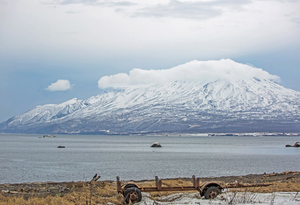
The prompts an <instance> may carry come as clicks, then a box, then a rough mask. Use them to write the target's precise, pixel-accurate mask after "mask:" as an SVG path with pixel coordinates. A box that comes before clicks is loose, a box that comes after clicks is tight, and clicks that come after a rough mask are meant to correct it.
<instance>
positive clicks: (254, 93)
mask: <svg viewBox="0 0 300 205" xmlns="http://www.w3.org/2000/svg"><path fill="white" fill-rule="evenodd" d="M221 61H222V60H221ZM213 63H214V64H216V62H213ZM217 63H219V62H217ZM225 64H226V66H227V67H228V69H227V70H226V69H225V73H224V71H223V70H222V72H223V73H221V74H222V75H220V74H216V73H212V75H210V73H209V72H208V71H209V69H206V70H205V69H204V70H205V72H204V73H205V75H206V77H205V78H201V77H198V78H196V77H194V76H193V75H190V76H188V77H186V76H185V77H184V78H178V77H177V78H176V77H174V76H175V75H174V72H173V73H170V72H169V73H167V75H168V76H169V75H171V74H173V77H172V78H170V79H169V80H165V81H163V80H161V79H160V80H159V82H156V80H155V79H156V78H153V80H152V81H148V82H147V83H146V84H144V85H143V86H141V85H138V84H133V83H130V78H132V76H127V77H126V78H127V83H128V84H130V86H125V84H124V83H123V84H122V85H121V86H119V88H118V87H116V88H117V89H115V90H113V91H111V92H107V93H103V94H100V95H98V96H93V97H91V98H89V99H88V100H86V101H81V100H77V99H72V100H70V101H67V102H65V103H61V104H58V105H44V106H38V107H36V108H35V109H33V110H30V111H29V112H26V113H24V114H22V115H19V116H16V117H13V118H11V119H10V120H8V121H6V122H4V123H1V124H0V131H6V132H13V131H15V132H39V133H42V132H46V131H47V132H52V133H107V132H108V131H109V132H110V133H143V132H213V131H229V132H234V131H282V132H287V131H298V130H299V125H300V124H299V120H300V114H299V113H300V92H297V91H294V90H291V89H287V88H284V87H282V86H281V85H279V84H278V83H276V82H274V81H273V80H274V76H271V75H267V74H266V72H265V71H262V70H261V71H257V70H254V71H252V68H250V69H246V70H244V71H242V72H241V71H240V70H239V69H238V68H239V66H240V64H237V63H235V62H234V61H231V60H229V61H228V60H227V61H225ZM227 64H229V66H228V65H227ZM199 65H200V64H199V61H192V62H190V63H187V64H184V65H182V66H178V67H175V70H176V72H178V69H183V71H184V70H186V68H185V66H187V67H188V68H190V67H195V68H198V69H199ZM223 65H224V61H223ZM197 66H198V67H197ZM206 66H207V63H206ZM226 66H225V67H226ZM244 66H245V65H242V67H243V68H244ZM230 67H234V69H233V70H231V68H230ZM236 67H237V68H236ZM200 68H201V66H200ZM214 68H215V67H214ZM173 69H174V68H173ZM192 71H193V70H191V71H190V72H192ZM217 71H218V69H216V68H215V69H213V72H217ZM247 71H250V73H252V74H249V75H248V74H247V73H244V72H247ZM135 72H137V71H135ZM142 72H144V71H142ZM163 72H167V71H163ZM176 72H175V73H176ZM197 72H198V73H200V76H202V75H203V72H200V71H197ZM179 73H180V75H183V73H184V72H182V71H180V72H179ZM228 73H229V74H228ZM253 73H254V74H253ZM262 73H263V75H261V74H262ZM136 74H138V73H135V75H136ZM130 75H132V73H131V74H130ZM162 75H163V74H162ZM195 75H197V74H195ZM122 76H123V77H124V75H122ZM154 76H156V77H157V76H158V75H157V74H155V75H154ZM191 76H192V77H194V78H193V79H191ZM211 76H213V77H211ZM270 76H271V77H270ZM118 78H119V77H118ZM150 78H151V77H150ZM113 79H114V76H111V79H110V78H109V77H108V78H105V82H100V81H101V79H100V80H99V82H100V83H99V84H101V83H102V84H103V83H104V84H105V85H109V84H110V83H113ZM176 79H178V80H176ZM197 79H199V80H197Z"/></svg>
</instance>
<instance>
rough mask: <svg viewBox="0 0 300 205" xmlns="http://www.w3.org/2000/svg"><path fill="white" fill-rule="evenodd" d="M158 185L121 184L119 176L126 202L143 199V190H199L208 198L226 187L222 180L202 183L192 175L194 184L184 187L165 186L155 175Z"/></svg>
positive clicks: (119, 186)
mask: <svg viewBox="0 0 300 205" xmlns="http://www.w3.org/2000/svg"><path fill="white" fill-rule="evenodd" d="M155 182H156V186H155V187H139V186H138V185H137V184H135V183H128V184H126V185H123V186H122V185H121V182H120V178H119V177H117V191H118V193H121V194H123V196H124V198H125V201H126V203H130V202H131V203H136V202H139V201H141V200H142V193H141V192H158V191H193V190H196V191H199V193H200V195H201V196H204V197H205V198H206V199H213V198H215V197H216V196H217V195H218V194H220V193H221V191H222V189H224V188H225V184H224V183H223V182H220V181H210V182H203V183H200V179H199V178H195V176H194V175H193V176H192V183H193V185H192V186H183V187H163V186H162V181H161V180H159V179H158V177H157V176H156V177H155Z"/></svg>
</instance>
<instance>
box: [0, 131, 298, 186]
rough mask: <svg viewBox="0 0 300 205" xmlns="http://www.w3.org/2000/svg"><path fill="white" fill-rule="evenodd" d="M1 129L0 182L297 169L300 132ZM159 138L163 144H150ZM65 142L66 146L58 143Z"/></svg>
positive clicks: (163, 176) (249, 172) (124, 178)
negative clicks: (47, 134) (47, 133)
mask: <svg viewBox="0 0 300 205" xmlns="http://www.w3.org/2000/svg"><path fill="white" fill-rule="evenodd" d="M40 137H42V136H41V135H21V134H0V183H19V182H37V181H85V180H90V179H91V178H92V177H93V176H94V175H95V174H96V173H97V174H98V175H101V179H102V180H115V177H116V176H120V178H121V179H122V180H130V179H132V180H141V179H153V178H154V177H155V176H159V177H160V178H173V177H191V176H192V175H195V176H196V177H209V176H229V175H245V174H262V173H264V172H268V173H270V172H283V171H300V163H299V162H300V161H299V160H300V148H293V147H291V148H286V147H285V145H286V144H294V143H295V142H296V141H300V137H284V136H282V137H262V136H259V137H252V136H251V137H242V136H238V137H233V136H230V137H208V136H184V137H183V136H103V135H57V137H56V138H40ZM154 142H159V143H160V144H161V145H162V148H151V147H150V146H151V145H152V143H154ZM57 146H65V148H57Z"/></svg>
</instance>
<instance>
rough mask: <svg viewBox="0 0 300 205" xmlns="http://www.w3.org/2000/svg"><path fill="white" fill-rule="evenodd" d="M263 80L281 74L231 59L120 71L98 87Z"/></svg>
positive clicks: (101, 82)
mask: <svg viewBox="0 0 300 205" xmlns="http://www.w3.org/2000/svg"><path fill="white" fill-rule="evenodd" d="M253 78H257V79H260V80H264V79H266V80H273V81H279V77H278V76H276V75H271V74H269V73H268V72H266V71H264V70H262V69H260V68H255V67H253V66H250V65H245V64H241V63H237V62H234V61H232V60H230V59H221V60H219V61H197V60H194V61H191V62H188V63H185V64H182V65H178V66H175V67H173V68H170V69H165V70H142V69H139V68H134V69H132V70H131V71H130V72H129V74H126V73H119V74H116V75H111V76H104V77H102V78H100V79H99V81H98V87H99V88H108V87H113V88H125V87H134V86H148V85H154V84H160V83H165V82H173V81H198V82H201V81H205V82H206V81H213V80H217V79H226V80H230V81H233V80H249V79H253Z"/></svg>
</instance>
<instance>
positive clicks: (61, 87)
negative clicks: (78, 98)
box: [46, 79, 72, 91]
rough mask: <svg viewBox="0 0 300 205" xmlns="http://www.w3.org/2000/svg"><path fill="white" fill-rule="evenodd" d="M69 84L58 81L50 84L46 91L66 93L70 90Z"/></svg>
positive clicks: (64, 81) (66, 81) (65, 81)
mask: <svg viewBox="0 0 300 205" xmlns="http://www.w3.org/2000/svg"><path fill="white" fill-rule="evenodd" d="M71 88H72V86H71V83H70V81H68V80H62V79H58V80H57V81H56V82H54V83H51V85H49V86H48V87H47V88H46V90H48V91H66V90H69V89H71Z"/></svg>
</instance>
